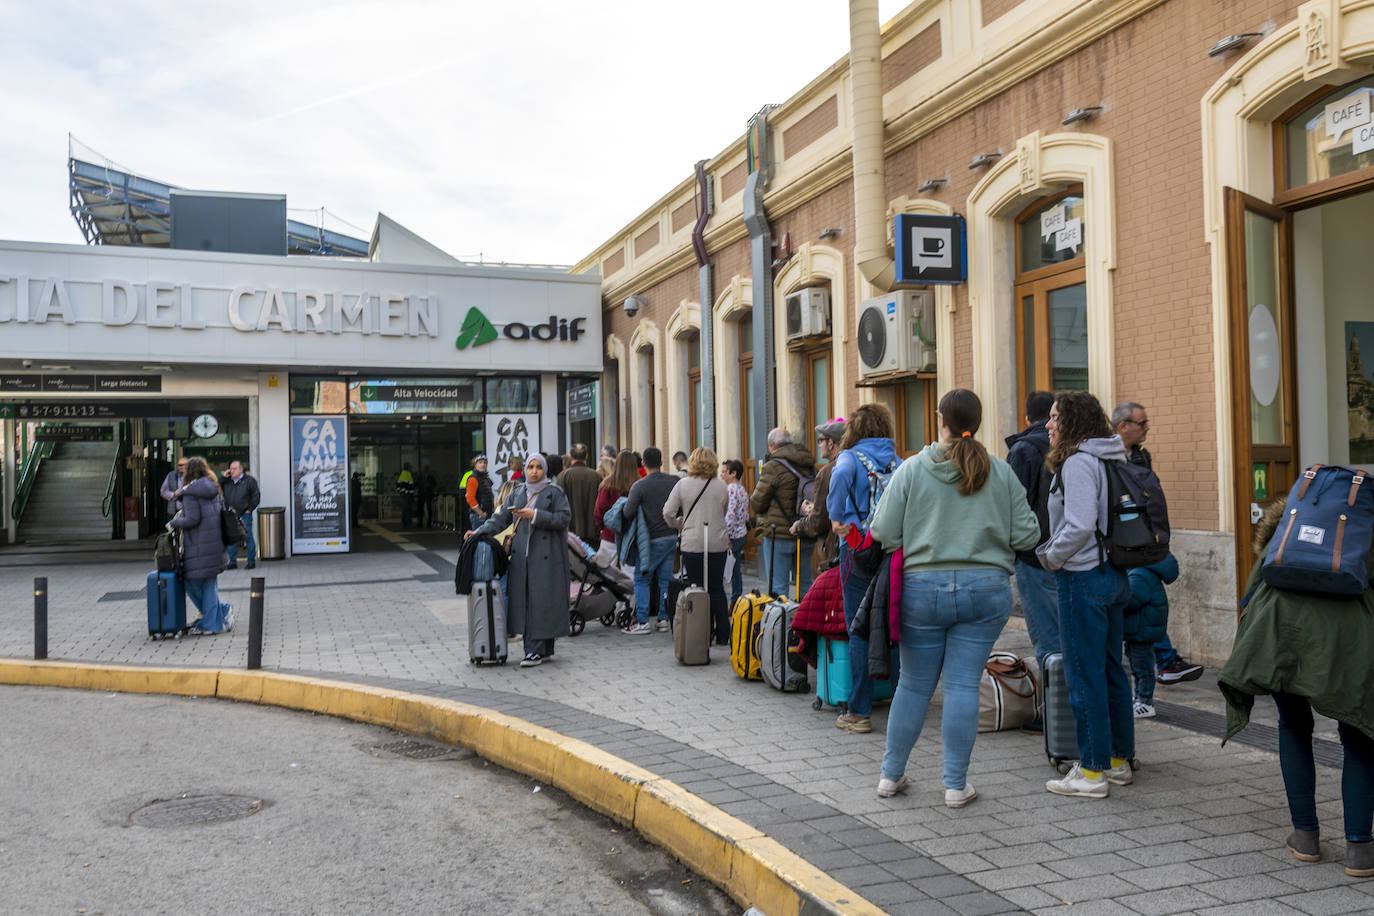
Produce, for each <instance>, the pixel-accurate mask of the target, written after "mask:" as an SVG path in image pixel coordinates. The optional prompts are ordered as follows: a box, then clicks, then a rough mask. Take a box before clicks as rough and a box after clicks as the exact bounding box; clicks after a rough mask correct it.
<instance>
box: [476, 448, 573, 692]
mask: <svg viewBox="0 0 1374 916" xmlns="http://www.w3.org/2000/svg"><path fill="white" fill-rule="evenodd" d="M548 469H549V464H548V460H547V459H545V458H544V456H543V455H540V454H538V453H537V452H536V453H534V454H531V455H529V456H528V457H527V458H526V459H525V480H524V482H523V483H521V485H520V486H518V487H516V489H515V491H514V492H512V493H511V495H510V498H509V499H507V500H506V501H505V503H504V504H503V505H502V506H501V508H500V509H498V510H497V511H496V512H494V513H493V514H492V515H491V517H490V518H488V519H487V520H486V521H485V522H483V523H482V525H481V527H479V528H478V529H477V530H476V531H470V532H468V533H467V534H465V535H463V537H464V539H467V538H470V537H472V536H473V535H474V534H483V535H495V534H496V533H497V532H499V531H504V530H505V529H506V528H508V527H509V526H510V525H511V524H512V523H514V524H515V535H514V537H513V538H512V539H511V548H510V570H509V572H508V574H507V579H506V582H507V589H508V590H509V594H510V599H509V601H510V603H509V606H508V607H507V609H506V615H507V618H508V619H507V626H506V629H507V630H509V631H510V632H512V633H523V634H524V636H525V658H524V660H522V661H521V662H520V667H522V668H532V667H534V666H535V665H539V664H542V663H543V662H545V661H546V660H548V659H549V658H550V657H551V656H552V655H553V642H554V640H555V639H556V638H558V637H560V636H567V635H568V545H567V541H566V537H567V533H568V522H569V521H570V520H571V519H572V509H571V507H570V506H569V505H568V497H567V496H566V495H565V494H564V493H563V491H562V490H560V489H558V487H556V486H553V482H552V481H551V480H550V479H549V477H548Z"/></svg>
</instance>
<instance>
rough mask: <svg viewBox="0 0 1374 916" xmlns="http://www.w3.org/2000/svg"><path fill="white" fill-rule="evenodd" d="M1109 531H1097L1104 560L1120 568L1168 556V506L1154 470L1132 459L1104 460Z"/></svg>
mask: <svg viewBox="0 0 1374 916" xmlns="http://www.w3.org/2000/svg"><path fill="white" fill-rule="evenodd" d="M1102 467H1103V470H1104V471H1105V472H1106V475H1107V530H1106V532H1103V531H1102V530H1100V529H1099V530H1098V532H1097V545H1098V550H1099V552H1100V553H1101V555H1102V557H1103V559H1105V560H1106V561H1107V562H1108V563H1110V564H1111V565H1113V566H1115V567H1116V568H1117V569H1136V568H1138V567H1141V566H1151V565H1153V564H1155V563H1158V562H1159V561H1160V560H1162V559H1164V558H1165V557H1167V556H1168V555H1169V507H1168V505H1167V504H1166V503H1165V500H1164V488H1163V487H1162V486H1160V483H1159V478H1158V477H1156V476H1155V472H1154V471H1152V470H1150V469H1149V468H1147V467H1145V466H1144V465H1143V464H1131V463H1130V462H1129V461H1103V462H1102Z"/></svg>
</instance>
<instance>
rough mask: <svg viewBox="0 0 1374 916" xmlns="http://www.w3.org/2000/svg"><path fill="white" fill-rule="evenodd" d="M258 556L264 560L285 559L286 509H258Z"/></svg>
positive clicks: (260, 507) (279, 507)
mask: <svg viewBox="0 0 1374 916" xmlns="http://www.w3.org/2000/svg"><path fill="white" fill-rule="evenodd" d="M258 556H259V557H261V558H262V559H264V560H284V559H286V509H285V508H284V507H282V506H259V507H258Z"/></svg>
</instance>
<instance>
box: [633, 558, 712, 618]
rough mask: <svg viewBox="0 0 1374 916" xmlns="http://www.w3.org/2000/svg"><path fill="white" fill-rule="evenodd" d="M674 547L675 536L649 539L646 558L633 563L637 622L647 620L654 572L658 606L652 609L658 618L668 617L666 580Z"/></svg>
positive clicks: (671, 565)
mask: <svg viewBox="0 0 1374 916" xmlns="http://www.w3.org/2000/svg"><path fill="white" fill-rule="evenodd" d="M676 547H677V538H676V537H670V538H658V539H657V540H653V541H650V542H649V557H648V560H647V561H646V560H645V558H644V557H640V558H639V562H638V563H637V564H635V620H636V621H638V622H639V623H648V622H649V610H650V609H649V592H650V588H649V584H650V582H651V581H652V580H653V578H654V574H655V573H657V575H658V607H657V608H654V609H653V610H654V612H655V614H656V615H657V616H658V619H659V620H667V619H668V611H667V607H668V580H669V579H671V578H672V577H673V554H674V553H675V552H676V550H675V548H676ZM722 562H723V561H722Z"/></svg>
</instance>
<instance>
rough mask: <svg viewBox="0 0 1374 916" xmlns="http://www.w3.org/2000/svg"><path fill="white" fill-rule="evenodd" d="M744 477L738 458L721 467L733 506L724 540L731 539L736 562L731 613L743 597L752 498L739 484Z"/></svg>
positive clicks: (727, 461) (727, 511)
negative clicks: (745, 553) (745, 544)
mask: <svg viewBox="0 0 1374 916" xmlns="http://www.w3.org/2000/svg"><path fill="white" fill-rule="evenodd" d="M743 476H744V463H743V462H741V461H740V460H739V459H737V458H727V459H726V460H724V461H722V462H721V463H720V479H721V480H723V481H725V486H726V491H727V492H728V493H729V494H730V502H729V504H728V505H727V506H726V509H725V536H726V537H728V538H729V539H730V555H731V556H733V557H734V558H735V568H734V570H733V571H732V572H731V573H730V612H731V613H733V612H734V609H735V602H736V601H738V600H739V597H740V595H743V594H744V541H745V538H747V537H748V536H749V494H748V492H746V491H745V489H744V484H742V483H740V478H742V477H743Z"/></svg>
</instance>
